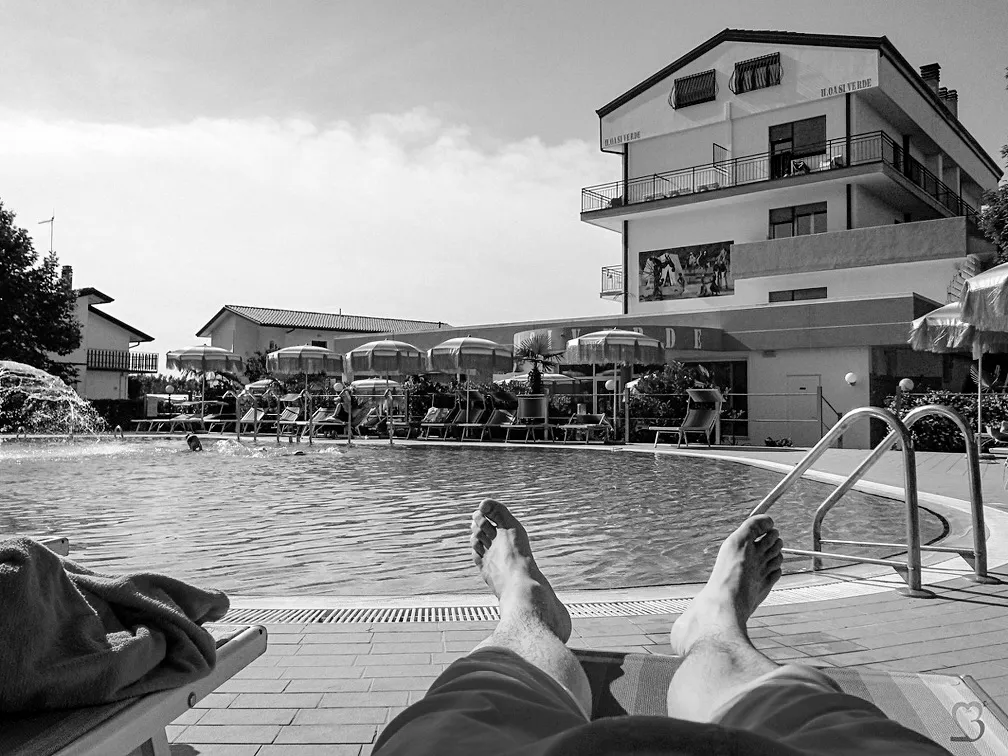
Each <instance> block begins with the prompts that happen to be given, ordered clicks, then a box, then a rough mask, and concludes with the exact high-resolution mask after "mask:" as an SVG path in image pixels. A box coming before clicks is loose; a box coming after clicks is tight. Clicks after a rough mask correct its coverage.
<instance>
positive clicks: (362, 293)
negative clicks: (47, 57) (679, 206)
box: [0, 110, 620, 352]
mask: <svg viewBox="0 0 1008 756" xmlns="http://www.w3.org/2000/svg"><path fill="white" fill-rule="evenodd" d="M0 130H2V132H0V133H2V135H3V138H2V139H0V164H2V165H3V171H2V174H0V199H2V200H3V202H4V204H5V206H7V207H8V208H9V209H11V210H13V211H14V212H16V213H17V214H18V222H19V223H20V224H21V225H23V226H25V227H26V228H28V229H29V230H30V231H32V233H34V234H35V239H36V244H37V246H38V247H39V248H40V249H47V248H48V243H49V239H48V231H47V227H44V226H43V227H39V226H37V225H36V222H37V221H38V220H41V219H42V218H47V217H48V216H49V215H50V214H51V212H52V211H53V209H55V213H56V229H55V248H56V251H57V254H58V255H59V257H60V260H61V262H62V263H64V264H70V265H73V266H74V275H75V283H76V284H77V285H79V286H95V287H96V288H99V289H101V290H102V291H105V292H106V293H108V294H109V295H111V296H113V297H115V299H116V300H117V301H116V302H115V303H114V304H112V305H110V306H108V307H107V309H108V311H109V312H110V313H111V314H113V315H115V316H116V317H119V318H121V319H123V320H125V321H127V322H128V323H130V324H131V325H134V326H136V327H137V328H140V329H141V330H143V331H146V332H148V333H151V334H152V335H154V336H156V337H157V339H158V340H157V343H156V345H155V346H156V348H157V349H158V350H159V351H162V352H163V351H165V350H166V349H169V348H173V347H178V346H182V345H185V344H188V343H192V342H194V341H196V339H195V337H194V333H195V331H196V330H197V328H199V327H200V326H201V325H203V324H204V323H205V322H206V321H207V320H209V319H210V317H211V316H212V315H213V314H214V313H215V312H216V311H217V309H218V308H219V307H220V306H222V305H223V304H225V303H234V304H254V305H261V306H272V307H289V308H301V309H309V310H321V311H337V310H340V309H342V311H343V312H351V313H356V314H366V315H379V316H391V317H407V318H421V319H429V320H444V321H446V322H451V323H454V324H471V323H482V322H499V321H508V320H526V319H533V318H537V317H556V316H577V315H590V314H595V313H600V312H612V311H613V306H612V304H611V303H608V302H600V301H599V299H598V282H599V269H600V267H601V266H602V265H605V264H612V263H616V262H618V259H619V254H620V252H619V250H620V243H619V237H618V235H616V234H614V233H611V232H608V231H604V230H601V229H597V228H594V227H592V226H588V225H586V224H583V223H581V222H580V220H579V217H578V213H579V210H580V206H579V202H580V188H581V186H584V185H588V184H592V183H597V182H601V181H605V180H611V179H614V178H615V177H616V176H617V175H618V172H619V166H618V163H617V162H616V160H615V159H614V158H608V159H607V157H606V156H603V155H601V154H599V152H598V149H597V145H594V144H588V143H586V142H582V141H568V142H564V143H562V144H553V145H548V144H544V143H542V142H541V141H540V140H538V139H526V140H522V141H515V142H509V143H494V142H492V141H491V140H489V139H486V138H485V137H483V136H482V135H474V134H472V133H471V131H470V129H468V128H467V127H466V125H465V124H457V123H446V122H444V121H443V120H441V119H440V118H438V117H437V116H436V115H434V114H432V113H431V112H428V111H423V110H414V111H409V112H405V113H398V114H381V115H374V116H371V117H369V118H367V119H365V120H363V121H361V122H356V123H350V122H336V123H330V124H326V125H324V126H317V125H315V124H313V123H312V122H310V121H308V120H301V119H296V118H292V119H287V120H274V119H256V120H207V119H203V120H194V121H192V122H188V123H179V124H171V125H162V126H157V127H143V126H136V125H120V124H101V123H81V122H72V121H40V120H36V119H31V118H25V117H21V116H17V115H14V114H7V115H3V114H0Z"/></svg>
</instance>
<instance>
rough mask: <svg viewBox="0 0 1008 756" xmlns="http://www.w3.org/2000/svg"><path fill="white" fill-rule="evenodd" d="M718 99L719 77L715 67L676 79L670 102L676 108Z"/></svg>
mask: <svg viewBox="0 0 1008 756" xmlns="http://www.w3.org/2000/svg"><path fill="white" fill-rule="evenodd" d="M715 99H717V78H716V76H715V74H714V69H713V68H712V69H711V70H710V71H701V72H700V73H695V74H690V75H689V76H683V77H681V78H679V79H676V80H675V83H674V85H673V87H672V94H671V95H670V96H669V104H670V105H671V106H672V107H673V108H676V109H677V110H678V109H679V108H685V107H687V106H689V105H698V104H700V103H701V102H711V101H713V100H715Z"/></svg>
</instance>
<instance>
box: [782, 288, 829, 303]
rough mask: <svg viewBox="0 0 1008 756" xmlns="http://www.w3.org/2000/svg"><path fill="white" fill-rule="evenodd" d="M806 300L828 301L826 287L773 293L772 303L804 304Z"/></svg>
mask: <svg viewBox="0 0 1008 756" xmlns="http://www.w3.org/2000/svg"><path fill="white" fill-rule="evenodd" d="M806 299H826V287H825V286H817V287H815V288H812V289H784V290H783V291H771V292H770V303H771V304H773V303H774V302H802V301H804V300H806Z"/></svg>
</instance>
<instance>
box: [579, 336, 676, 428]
mask: <svg viewBox="0 0 1008 756" xmlns="http://www.w3.org/2000/svg"><path fill="white" fill-rule="evenodd" d="M564 362H566V363H567V364H568V365H608V364H610V363H611V364H612V366H613V371H614V372H615V370H616V366H617V365H658V364H660V363H664V362H665V347H664V346H663V345H662V343H661V342H660V341H658V339H654V338H651V337H650V336H645V335H644V334H642V333H637V332H636V331H620V330H618V329H615V328H614V329H612V330H610V331H595V332H593V333H586V334H585V335H584V336H578V337H577V338H576V339H571V340H570V341H568V342H567V349H566V351H565V352H564ZM592 383H593V384H594V380H593V381H592ZM616 397H617V394H616V381H613V427H615V426H616Z"/></svg>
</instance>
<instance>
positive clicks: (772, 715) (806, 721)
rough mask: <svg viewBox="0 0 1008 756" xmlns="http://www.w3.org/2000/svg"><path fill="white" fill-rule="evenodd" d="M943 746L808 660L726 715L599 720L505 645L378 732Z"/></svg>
mask: <svg viewBox="0 0 1008 756" xmlns="http://www.w3.org/2000/svg"><path fill="white" fill-rule="evenodd" d="M623 753H625V754H631V753H633V754H644V755H645V756H646V755H647V754H663V755H666V756H676V755H681V756H687V755H689V754H704V756H708V755H712V754H713V755H718V754H725V755H727V754H732V755H733V756H734V755H738V756H741V755H742V754H745V755H746V756H764V754H765V755H766V756H771V755H774V756H802V755H803V754H805V755H807V754H831V755H832V754H857V756H869V755H870V754H885V755H886V756H890V755H895V754H942V753H946V751H944V750H943V749H941V748H939V747H937V746H936V745H934V744H933V743H931V741H928V740H927V739H926V738H923V737H922V736H920V735H917V734H916V733H914V732H912V731H910V730H907V729H905V728H903V727H902V726H900V725H899V724H897V723H895V722H893V721H891V720H889V719H887V718H886V717H885V715H883V714H882V712H881V711H879V710H878V709H877V708H875V707H874V706H872V705H871V704H869V703H867V702H866V701H862V700H861V699H859V698H856V697H854V696H849V695H846V694H844V693H841V692H840V691H839V688H837V687H836V685H835V683H833V682H832V681H830V680H829V678H827V677H825V676H824V675H821V674H819V673H818V672H816V671H815V670H812V669H810V668H807V667H796V666H788V667H782V668H780V669H778V670H776V671H775V672H773V673H771V674H769V675H765V676H764V677H763V678H760V680H757V681H756V682H755V683H753V684H752V685H750V686H748V687H747V688H746V690H745V691H743V692H742V693H740V695H739V696H736V697H735V699H733V701H731V702H730V703H729V704H728V705H727V706H726V707H724V708H723V709H722V710H721V711H720V712H718V715H717V723H716V724H698V723H694V722H686V721H683V720H678V719H672V718H670V717H643V716H624V717H609V718H604V719H597V720H595V721H591V722H589V721H588V720H587V719H586V718H585V716H584V714H582V713H581V711H580V709H579V708H578V705H577V704H576V703H575V701H574V699H573V698H572V697H571V694H570V693H568V692H567V690H566V689H565V688H564V687H563V686H561V685H560V684H559V683H557V682H556V681H555V680H554V679H553V678H552V677H550V676H549V675H547V674H546V673H545V672H543V671H541V670H540V669H538V668H536V667H535V666H533V665H532V664H529V663H528V662H527V661H525V660H524V659H522V658H521V657H519V656H518V655H517V654H515V653H513V652H512V651H509V650H507V649H504V648H493V647H487V648H482V649H480V650H478V651H474V652H473V653H471V654H469V656H466V657H463V658H462V659H459V660H457V661H456V662H454V663H453V664H452V665H451V666H450V667H448V669H446V670H445V671H444V672H443V673H442V674H441V676H440V677H438V679H437V680H435V681H434V684H433V685H431V687H430V690H428V691H427V694H426V695H425V696H424V697H423V699H421V700H420V701H417V702H416V703H415V704H413V705H412V706H410V707H409V708H407V709H406V710H405V711H403V712H402V713H401V714H399V716H397V717H396V718H395V719H393V720H392V721H391V722H390V723H389V724H388V726H387V727H386V728H385V730H384V731H383V732H382V733H381V735H380V736H379V737H378V740H377V742H376V743H375V746H374V749H373V751H372V754H375V755H376V756H378V755H380V756H398V755H400V754H401V755H406V754H409V756H426V755H427V754H429V755H430V756H454V755H455V754H458V755H459V756H462V755H463V754H465V756H469V755H470V754H472V755H474V756H512V755H514V756H517V755H518V754H523V755H526V754H527V755H528V756H561V755H563V756H574V755H575V754H578V755H580V754H585V755H586V756H587V755H591V754H598V755H599V756H601V755H602V754H623Z"/></svg>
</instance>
